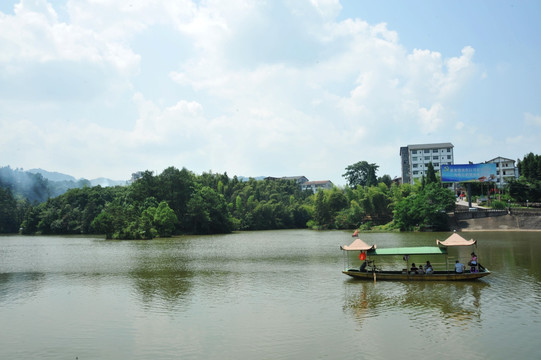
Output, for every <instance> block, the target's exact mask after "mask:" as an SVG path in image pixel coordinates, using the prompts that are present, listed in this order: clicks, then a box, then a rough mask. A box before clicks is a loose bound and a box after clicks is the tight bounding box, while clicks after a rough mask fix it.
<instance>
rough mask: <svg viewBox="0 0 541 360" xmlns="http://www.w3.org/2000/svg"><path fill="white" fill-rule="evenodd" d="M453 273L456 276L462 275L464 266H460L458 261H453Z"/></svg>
mask: <svg viewBox="0 0 541 360" xmlns="http://www.w3.org/2000/svg"><path fill="white" fill-rule="evenodd" d="M455 272H456V273H457V274H462V273H463V272H464V264H462V263H461V262H460V261H458V260H457V261H455Z"/></svg>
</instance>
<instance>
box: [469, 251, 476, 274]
mask: <svg viewBox="0 0 541 360" xmlns="http://www.w3.org/2000/svg"><path fill="white" fill-rule="evenodd" d="M468 265H469V266H470V272H472V273H473V272H477V255H475V253H474V252H472V253H471V260H470V262H469V263H468Z"/></svg>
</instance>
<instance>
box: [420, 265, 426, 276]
mask: <svg viewBox="0 0 541 360" xmlns="http://www.w3.org/2000/svg"><path fill="white" fill-rule="evenodd" d="M424 273H425V271H424V270H423V265H419V274H422V275H424Z"/></svg>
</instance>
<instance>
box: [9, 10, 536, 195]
mask: <svg viewBox="0 0 541 360" xmlns="http://www.w3.org/2000/svg"><path fill="white" fill-rule="evenodd" d="M540 13H541V2H538V1H452V2H451V1H421V0H412V1H385V0H384V1H353V0H348V1H341V2H338V1H334V0H311V1H308V0H307V1H301V0H298V1H241V0H238V1H237V0H231V1H225V2H224V1H217V0H216V1H189V0H183V1H174V2H172V1H157V0H134V1H112V0H111V1H109V0H92V1H91V0H79V1H71V0H54V1H45V0H22V1H9V0H8V1H2V2H1V3H0V166H6V165H10V166H11V167H12V168H24V169H30V168H37V167H40V168H43V169H46V170H49V171H59V172H64V173H68V174H71V175H73V176H75V177H84V178H87V179H92V178H97V177H108V178H112V179H117V180H123V179H129V178H130V176H131V173H133V172H135V171H138V170H151V171H155V172H156V173H160V172H161V171H162V170H163V169H165V168H167V167H169V166H175V167H177V168H182V167H186V168H187V169H189V170H192V171H194V172H195V173H198V174H200V173H202V172H208V171H212V172H218V173H223V172H227V173H228V175H230V176H233V175H239V176H294V175H304V176H306V177H307V178H309V179H310V180H331V181H332V182H333V183H335V184H336V185H344V184H345V179H344V178H343V177H342V174H343V173H344V172H345V168H346V167H347V166H348V165H351V164H353V163H356V162H358V161H362V160H365V161H368V162H370V163H376V164H377V165H379V171H378V175H379V176H382V175H384V174H389V175H390V176H391V177H395V176H399V175H400V158H399V148H400V146H406V145H409V144H420V143H437V142H451V143H453V144H454V146H455V148H454V152H455V163H467V162H468V161H473V162H476V163H477V162H484V161H486V160H490V159H492V158H495V157H497V156H503V157H507V158H511V159H514V160H516V159H522V158H523V157H524V155H526V154H527V153H529V152H533V153H534V154H540V153H541V142H540V139H541V102H540V101H539V98H540V95H539V94H540V91H539V87H540V84H541V70H540V69H539V66H538V62H539V59H540V58H541V54H540V53H541V44H540V42H541V40H540V39H541V25H540V24H539V21H536V18H535V17H536V16H538V14H540Z"/></svg>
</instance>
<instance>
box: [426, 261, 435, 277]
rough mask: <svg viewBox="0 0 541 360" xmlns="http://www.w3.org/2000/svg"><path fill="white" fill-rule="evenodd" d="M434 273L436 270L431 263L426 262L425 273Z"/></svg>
mask: <svg viewBox="0 0 541 360" xmlns="http://www.w3.org/2000/svg"><path fill="white" fill-rule="evenodd" d="M433 271H434V269H432V264H430V261H428V260H427V261H426V265H425V273H427V274H430V273H432V272H433Z"/></svg>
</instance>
